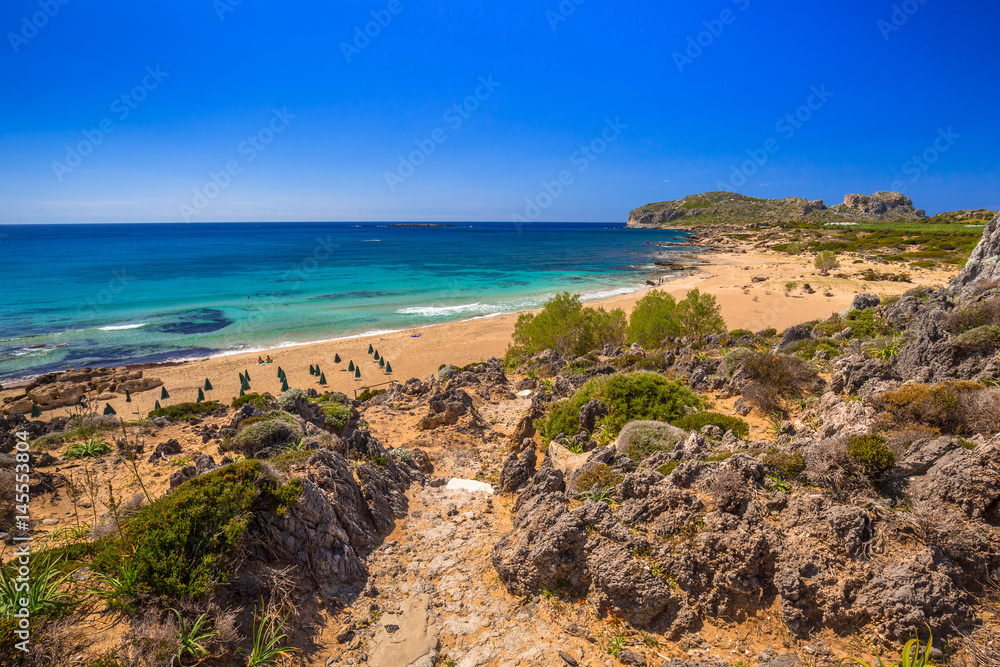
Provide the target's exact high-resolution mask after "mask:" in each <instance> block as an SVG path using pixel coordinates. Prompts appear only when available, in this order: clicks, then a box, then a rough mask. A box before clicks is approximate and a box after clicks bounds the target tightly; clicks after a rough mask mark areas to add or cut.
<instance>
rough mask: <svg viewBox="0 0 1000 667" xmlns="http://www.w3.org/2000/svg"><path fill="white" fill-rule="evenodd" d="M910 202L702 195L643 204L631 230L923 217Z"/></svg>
mask: <svg viewBox="0 0 1000 667" xmlns="http://www.w3.org/2000/svg"><path fill="white" fill-rule="evenodd" d="M924 216H925V213H924V211H923V210H922V209H915V208H914V207H913V202H912V201H910V198H909V197H907V196H905V195H903V194H900V193H898V192H876V193H875V194H872V195H858V194H852V195H847V196H845V197H844V203H843V204H837V205H835V206H827V205H826V204H824V203H823V201H822V200H815V201H810V200H808V199H803V198H802V197H788V198H786V199H760V198H757V197H746V196H744V195H740V194H737V193H735V192H726V191H719V192H706V193H703V194H696V195H689V196H687V197H685V198H684V199H679V200H676V201H664V202H658V203H654V204H647V205H646V206H642V207H640V208H637V209H635V210H633V211H632V212H631V213H630V214H629V217H628V226H629V227H654V228H655V227H660V226H662V225H666V224H669V223H671V222H677V221H680V222H679V223H678V224H689V223H690V224H699V225H710V224H755V223H767V222H789V221H797V220H805V221H809V222H852V221H853V222H856V221H863V220H916V219H920V218H923V217H924Z"/></svg>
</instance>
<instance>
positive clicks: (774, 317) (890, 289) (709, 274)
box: [0, 246, 950, 415]
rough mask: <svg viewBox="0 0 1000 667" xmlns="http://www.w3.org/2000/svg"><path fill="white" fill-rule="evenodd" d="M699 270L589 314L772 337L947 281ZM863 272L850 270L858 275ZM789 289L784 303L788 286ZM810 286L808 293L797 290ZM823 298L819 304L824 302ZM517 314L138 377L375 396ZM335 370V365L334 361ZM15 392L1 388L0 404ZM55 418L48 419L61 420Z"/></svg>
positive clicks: (481, 355) (712, 261)
mask: <svg viewBox="0 0 1000 667" xmlns="http://www.w3.org/2000/svg"><path fill="white" fill-rule="evenodd" d="M699 261H700V265H699V267H698V268H696V269H693V270H692V271H690V272H688V275H682V276H681V277H679V278H677V279H675V280H672V281H668V282H664V283H663V284H662V285H657V286H656V287H649V286H647V287H645V288H644V289H641V290H639V291H637V292H633V293H630V294H625V295H621V296H616V297H612V298H608V299H603V300H598V301H591V302H589V303H588V304H587V305H588V306H590V307H602V308H605V309H612V308H622V309H623V310H625V311H626V313H631V311H632V308H633V307H634V306H635V304H636V302H637V301H638V300H639V299H641V298H642V296H643V295H644V294H645V293H646V292H647V291H648V290H651V289H662V290H665V291H668V292H670V293H671V294H673V295H675V296H676V297H677V298H678V299H680V298H683V297H684V295H685V294H687V292H688V291H689V290H691V289H693V288H696V287H697V288H698V289H700V290H702V291H703V292H708V293H711V294H713V295H715V297H716V299H718V302H719V305H720V307H721V309H722V314H723V317H724V318H725V320H726V323H727V325H728V327H729V329H731V330H732V329H749V330H752V331H761V330H764V329H768V328H771V327H773V328H775V329H778V330H779V331H781V330H783V329H785V328H787V327H789V326H791V325H793V324H798V323H801V322H805V321H809V320H818V319H826V318H827V317H829V316H830V315H832V314H833V313H837V312H841V311H843V310H844V309H845V308H847V307H848V306H850V304H851V301H852V300H853V298H854V296H855V294H859V293H862V292H869V293H875V294H879V295H883V294H894V293H902V292H904V291H906V290H908V289H912V288H913V287H915V286H917V285H919V284H942V283H944V282H946V281H947V280H948V278H949V277H950V274H949V273H948V272H945V271H939V270H938V271H935V270H920V271H916V272H914V274H913V280H914V282H913V283H888V282H863V281H858V280H849V279H843V278H836V277H833V276H827V277H823V276H820V275H819V274H818V272H817V271H816V269H815V268H814V267H813V266H812V265H811V258H810V257H806V256H788V255H779V254H775V253H761V252H754V251H753V250H751V249H750V247H749V246H747V247H743V248H732V249H727V250H726V251H724V252H711V253H706V254H703V255H701V256H699ZM865 266H866V265H857V266H853V267H852V270H855V271H860V270H863V269H864V268H865ZM791 281H795V282H797V283H798V285H797V286H796V288H795V289H793V290H791V292H790V293H788V294H786V285H787V283H789V282H791ZM804 284H808V285H810V287H811V289H812V290H813V292H812V293H806V292H805V291H803V289H802V286H803V285H804ZM828 294H829V295H831V296H827V295H828ZM517 317H518V315H517V314H509V315H500V316H494V317H487V318H480V319H472V320H465V321H460V322H451V323H446V324H439V325H433V326H428V327H422V328H418V329H410V330H405V331H399V332H394V333H382V334H375V335H370V336H359V337H354V338H347V339H342V340H334V341H328V342H319V343H309V344H303V345H299V346H294V347H285V348H281V349H276V350H272V351H271V352H270V353H267V352H263V353H259V352H252V353H244V354H231V355H227V356H219V357H212V358H207V359H201V360H195V361H189V362H184V363H181V364H175V365H161V366H154V367H152V368H149V369H148V370H146V375H147V376H151V377H158V378H160V379H162V380H163V382H164V385H165V386H166V388H167V390H168V391H169V393H170V403H174V404H176V403H180V402H186V401H194V400H195V399H196V398H197V394H198V389H199V387H202V386H203V385H204V383H205V379H206V378H207V379H209V380H210V381H211V383H212V386H213V388H214V389H213V391H211V392H209V393H208V395H207V398H209V399H211V400H219V401H223V402H226V403H228V402H229V401H230V400H231V399H232V398H233V397H234V396H236V395H238V394H239V391H240V382H239V374H240V373H241V372H249V376H250V379H251V390H252V391H256V392H270V393H272V394H277V393H279V392H280V387H281V385H280V381H279V380H278V377H277V367H278V366H280V367H281V368H282V369H283V370H284V371H285V373H286V374H287V376H288V382H289V385H290V386H295V387H302V388H309V387H313V388H316V389H317V390H319V391H322V390H324V389H328V390H333V391H341V392H344V393H347V394H348V395H349V396H353V395H354V392H355V391H361V390H363V389H364V388H366V387H377V386H378V385H384V383H388V382H391V381H392V380H396V381H406V380H407V379H408V378H411V377H416V378H421V379H422V378H425V377H427V376H428V375H429V374H431V373H434V372H436V371H437V369H438V368H439V367H440V366H441V365H442V364H445V363H448V364H454V365H458V366H461V365H465V364H469V363H472V362H476V361H484V360H486V359H489V358H490V357H493V356H497V357H499V356H503V354H504V353H505V351H506V350H507V347H508V345H509V344H510V342H511V334H512V333H513V331H514V323H515V322H516V321H517ZM369 345H372V346H373V347H374V348H375V349H377V350H378V352H379V353H380V354H381V355H382V356H384V357H385V358H386V359H387V360H388V361H389V362H390V364H391V365H392V368H393V374H392V376H387V375H386V374H385V373H384V372H382V371H381V370H380V369H379V367H378V364H377V363H375V362H373V361H372V358H371V357H370V356H369V355H368V346H369ZM267 354H270V356H271V358H272V359H273V360H274V364H273V365H269V366H258V365H257V358H258V356H261V355H264V356H266V355H267ZM338 354H339V355H340V357H341V359H342V363H341V364H335V363H334V358H335V355H338ZM350 361H354V362H355V364H358V365H359V366H360V368H361V379H360V380H357V379H355V378H354V374H353V373H348V372H347V366H348V363H349V362H350ZM313 364H318V365H319V366H320V368H321V369H322V370H323V372H324V373H325V375H326V380H327V385H326V386H325V387H321V386H320V385H319V383H318V378H316V377H313V376H311V375H310V374H309V366H310V365H313ZM16 393H19V392H17V391H16V390H15V391H11V390H9V389H6V388H5V390H4V391H2V392H0V397H5V396H10V395H14V394H16ZM159 396H160V391H159V390H158V389H157V390H152V391H147V392H144V393H141V394H134V395H133V397H132V399H133V402H132V404H131V405H128V404H126V403H125V400H124V397H116V398H112V399H110V400H108V401H107V402H109V403H110V404H111V405H112V406H113V407H114V408H115V409H116V410H117V411H118V413H119V414H122V415H128V414H135V413H136V412H137V411H138V413H139V414H141V415H144V414H146V413H147V412H148V411H149V410H150V409H152V408H153V406H154V403H155V401H156V400H157V399H159ZM64 412H65V410H64V409H58V410H55V411H53V413H54V414H62V413H64Z"/></svg>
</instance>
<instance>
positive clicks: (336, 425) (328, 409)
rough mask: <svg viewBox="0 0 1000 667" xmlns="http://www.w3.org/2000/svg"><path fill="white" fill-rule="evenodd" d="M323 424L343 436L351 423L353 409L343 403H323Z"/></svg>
mask: <svg viewBox="0 0 1000 667" xmlns="http://www.w3.org/2000/svg"><path fill="white" fill-rule="evenodd" d="M322 406H323V423H324V424H326V427H327V428H328V429H330V430H331V431H333V432H334V433H336V434H337V435H343V434H344V429H346V428H347V424H348V422H350V421H351V409H350V408H349V407H347V406H346V405H344V404H342V403H337V402H335V401H329V402H327V403H323V404H322Z"/></svg>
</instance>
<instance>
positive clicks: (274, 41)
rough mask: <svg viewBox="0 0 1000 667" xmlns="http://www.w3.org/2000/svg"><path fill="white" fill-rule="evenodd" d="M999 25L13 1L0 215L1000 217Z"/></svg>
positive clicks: (830, 16) (934, 13) (419, 6)
mask: <svg viewBox="0 0 1000 667" xmlns="http://www.w3.org/2000/svg"><path fill="white" fill-rule="evenodd" d="M577 2H579V4H577ZM998 19H1000V7H998V6H997V5H996V4H995V3H986V2H953V3H945V2H942V1H941V0H925V1H924V2H921V1H920V0H908V2H899V3H895V4H894V3H893V2H872V1H871V0H868V1H867V2H861V1H860V0H845V1H842V2H838V3H833V2H820V3H792V2H780V3H774V2H772V3H764V2H763V1H762V0H714V1H713V0H702V1H692V2H685V3H662V2H652V1H649V2H613V3H612V2H606V1H601V0H576V1H574V0H563V2H561V3H560V2H559V0H546V1H539V2H491V3H481V2H470V1H469V0H443V1H438V2H433V1H429V0H423V1H420V0H367V1H363V2H362V1H357V0H345V1H340V2H334V3H329V2H303V3H278V2H265V1H263V0H242V2H240V1H239V0H214V1H213V0H172V1H171V2H152V3H124V2H101V1H99V0H93V1H88V2H85V1H84V0H62V1H60V0H41V1H40V2H39V0H35V1H34V2H30V1H24V0H13V1H10V2H7V3H4V7H3V9H2V10H0V28H2V32H3V35H4V39H3V42H2V43H0V89H2V90H3V91H4V94H3V96H2V98H0V222H2V223H25V222H146V221H150V222H166V221H182V220H189V221H192V222H207V221H242V220H262V221H271V220H274V221H284V220H289V221H293V220H358V221H385V220H414V221H422V220H443V221H452V220H509V219H511V218H512V216H521V217H523V218H526V219H532V220H543V221H558V220H567V221H622V220H624V219H625V218H626V216H627V214H628V211H629V210H630V209H632V208H635V207H637V206H640V205H643V204H645V203H648V202H651V201H660V200H664V199H675V198H679V197H682V196H684V195H686V194H690V193H695V192H703V191H706V190H716V189H721V188H722V187H725V188H726V189H732V190H735V191H737V192H741V193H743V194H749V195H754V196H762V197H786V196H793V195H794V196H803V197H808V198H810V199H824V200H826V201H827V202H828V203H830V202H836V201H840V200H841V198H842V197H843V195H844V194H847V193H855V192H860V193H871V192H874V191H877V190H884V189H901V190H902V191H904V192H905V193H906V194H908V195H909V196H911V197H912V198H913V199H914V203H915V204H916V205H917V206H918V207H924V208H926V209H927V210H928V212H931V213H933V212H938V211H942V210H953V209H957V208H981V207H982V208H994V209H996V208H1000V161H998V159H997V158H998V156H1000V132H998V126H997V118H998V111H997V110H998V108H1000V89H998V86H997V83H998V81H1000V76H998V74H1000V42H998V40H997V39H996V37H995V26H996V25H997V22H998ZM366 30H367V32H368V35H365V34H364V33H365V31H366ZM817 91H818V92H817ZM455 105H460V106H459V107H456V106H455ZM810 107H811V108H810ZM788 114H792V116H791V119H790V120H789V119H787V118H786V116H787V115H788ZM796 114H797V115H798V118H796ZM107 130H110V132H108V131H107ZM914 157H916V158H917V160H914Z"/></svg>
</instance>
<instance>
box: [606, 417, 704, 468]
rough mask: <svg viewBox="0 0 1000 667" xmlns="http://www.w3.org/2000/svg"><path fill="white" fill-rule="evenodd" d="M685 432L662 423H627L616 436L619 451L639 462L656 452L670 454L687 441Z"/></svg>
mask: <svg viewBox="0 0 1000 667" xmlns="http://www.w3.org/2000/svg"><path fill="white" fill-rule="evenodd" d="M687 437H688V434H687V432H685V431H683V430H681V429H679V428H677V427H676V426H672V425H670V424H665V423H663V422H655V421H634V422H629V423H628V424H626V425H625V427H624V428H623V429H622V430H621V433H620V434H619V435H618V444H619V447H620V448H621V451H622V452H623V453H624V454H625V455H626V456H628V457H629V458H630V459H632V460H633V461H636V462H639V461H643V460H645V459H646V457H648V456H650V455H651V454H654V453H656V452H672V451H673V450H674V448H675V447H676V446H677V445H679V444H681V443H683V442H684V440H685V439H687Z"/></svg>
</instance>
